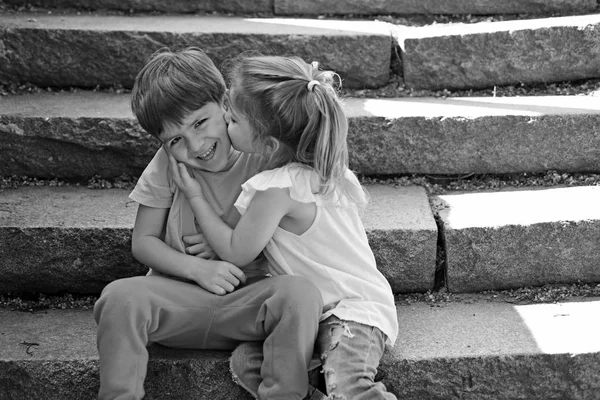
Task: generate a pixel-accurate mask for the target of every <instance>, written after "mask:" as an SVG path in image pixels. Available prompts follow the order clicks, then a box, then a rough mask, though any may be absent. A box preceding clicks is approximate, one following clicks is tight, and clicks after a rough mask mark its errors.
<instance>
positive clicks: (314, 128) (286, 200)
mask: <svg viewBox="0 0 600 400" xmlns="http://www.w3.org/2000/svg"><path fill="white" fill-rule="evenodd" d="M336 76H337V75H335V74H334V73H332V72H331V71H321V70H319V69H318V65H317V63H316V62H313V63H312V64H307V63H305V62H304V61H302V60H301V59H299V58H294V57H292V58H288V57H267V56H256V57H243V58H240V59H238V60H236V62H235V63H234V64H233V68H232V70H231V72H230V92H229V95H228V96H229V108H228V111H227V113H226V115H225V118H226V121H227V124H228V127H227V131H228V134H229V136H230V138H231V142H232V145H233V147H234V148H235V149H237V150H240V151H242V152H255V153H256V152H259V153H262V154H264V155H265V156H266V157H265V160H266V163H267V165H266V168H267V169H268V170H266V171H264V172H261V173H259V174H257V175H255V176H253V177H252V178H250V179H249V180H248V181H246V183H244V184H243V185H242V193H241V195H240V196H239V197H238V199H237V201H236V203H235V206H236V208H237V209H238V210H239V211H240V214H242V217H241V219H240V221H239V223H238V224H237V226H236V227H235V229H231V228H230V227H229V226H228V225H226V224H225V223H223V221H222V220H221V219H220V218H219V217H218V216H217V215H216V213H215V212H214V210H213V209H212V208H211V206H210V205H209V204H208V202H207V201H206V199H205V197H204V194H203V192H202V189H201V188H200V186H199V185H198V184H197V181H196V180H194V179H192V178H191V177H190V175H189V173H188V171H187V169H186V167H185V166H184V165H183V164H177V163H176V161H175V160H174V159H173V158H171V159H170V160H171V165H170V167H171V171H172V174H173V178H174V181H175V182H176V184H177V185H178V186H179V187H180V189H181V190H182V191H183V192H184V193H185V195H186V197H187V198H188V199H189V200H190V203H191V206H192V210H193V212H194V214H195V215H196V218H197V220H198V221H199V224H200V227H201V228H202V231H203V233H204V235H205V236H206V239H207V241H208V243H209V244H210V246H211V247H212V248H213V249H214V251H215V252H216V253H217V254H218V255H219V257H220V258H221V259H222V260H226V261H229V262H231V263H233V264H235V265H237V266H244V265H246V264H248V263H250V262H251V261H252V260H254V259H255V258H256V256H257V255H258V254H259V253H260V252H261V251H262V250H263V249H264V250H265V254H266V256H267V258H268V260H269V268H270V273H271V274H272V275H283V274H290V275H299V276H302V277H305V278H307V279H309V280H311V281H312V282H314V283H315V285H316V286H317V287H318V288H319V290H320V291H321V294H322V297H323V301H324V308H323V315H322V316H321V322H320V328H319V335H318V339H317V343H316V349H317V352H318V354H319V355H320V358H321V362H322V364H323V372H324V376H325V384H326V390H327V394H328V395H329V396H330V398H335V399H338V398H339V399H370V400H374V399H395V398H396V397H395V396H394V395H393V394H391V393H388V392H387V391H386V389H385V387H384V385H383V384H382V383H381V382H375V381H374V378H375V374H376V372H377V367H378V365H379V361H380V358H381V356H382V355H383V352H384V348H385V343H386V342H387V343H388V344H393V343H394V341H395V339H396V335H397V330H398V322H397V316H396V308H395V306H394V299H393V295H392V291H391V288H390V285H389V283H388V282H387V280H386V279H385V278H384V276H383V275H382V274H381V273H380V272H379V271H378V270H377V267H376V264H375V258H374V256H373V252H372V250H371V248H370V247H369V243H368V241H367V236H366V233H365V229H364V226H363V224H362V222H361V220H360V217H359V211H360V209H361V208H362V207H363V206H364V205H365V204H366V202H367V198H366V195H365V193H364V191H363V189H362V187H361V185H360V183H359V182H358V179H357V178H356V176H355V175H354V174H353V173H352V172H351V171H350V170H349V169H348V150H347V144H346V136H347V132H348V125H347V119H346V117H345V115H344V112H343V110H342V107H341V104H340V101H339V99H338V97H337V95H336V92H335V89H334V87H333V83H334V78H335V77H336ZM256 348H257V349H259V350H260V346H259V347H256ZM250 349H251V348H250ZM238 358H243V357H238ZM238 358H236V357H235V354H234V357H233V361H234V363H233V364H232V368H233V370H234V373H235V374H236V375H238V378H239V379H240V380H241V382H240V384H241V385H242V386H244V387H245V388H246V389H247V390H249V391H250V392H251V393H253V394H254V395H256V391H255V389H256V386H257V384H256V374H257V373H258V372H257V371H256V366H253V365H252V364H251V363H250V364H245V365H236V364H235V360H236V359H238ZM248 359H249V358H246V360H248Z"/></svg>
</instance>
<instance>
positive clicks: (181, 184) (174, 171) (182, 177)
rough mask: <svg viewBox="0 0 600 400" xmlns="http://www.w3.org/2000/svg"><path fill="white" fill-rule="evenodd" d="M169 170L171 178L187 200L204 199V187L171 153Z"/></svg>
mask: <svg viewBox="0 0 600 400" xmlns="http://www.w3.org/2000/svg"><path fill="white" fill-rule="evenodd" d="M169 169H170V171H171V176H172V177H173V181H175V184H176V185H177V187H178V188H179V189H180V190H181V191H182V192H183V194H184V195H185V197H186V198H188V199H191V198H192V197H198V196H200V197H204V193H203V192H202V186H200V183H199V182H198V181H197V180H195V179H194V178H193V177H192V176H191V175H190V173H189V172H188V170H187V167H186V166H185V165H184V164H182V163H178V162H177V160H175V158H174V157H173V156H172V155H171V154H170V153H169Z"/></svg>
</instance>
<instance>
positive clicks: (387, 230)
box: [0, 185, 600, 293]
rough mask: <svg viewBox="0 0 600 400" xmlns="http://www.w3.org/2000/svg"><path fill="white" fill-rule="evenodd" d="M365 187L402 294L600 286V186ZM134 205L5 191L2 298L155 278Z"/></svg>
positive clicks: (74, 190)
mask: <svg viewBox="0 0 600 400" xmlns="http://www.w3.org/2000/svg"><path fill="white" fill-rule="evenodd" d="M366 187H367V190H368V191H369V192H370V194H371V196H372V202H371V205H370V207H369V208H368V209H367V211H366V212H365V215H364V222H365V227H366V229H367V235H368V237H369V240H370V244H371V246H372V248H373V251H374V253H375V256H376V259H377V263H378V267H379V269H380V270H381V271H382V273H383V274H384V276H385V277H386V278H387V279H388V281H389V282H390V284H391V286H392V289H393V291H394V292H395V293H408V292H425V291H427V290H431V289H433V288H434V287H435V286H436V285H441V284H445V287H446V288H447V289H448V290H449V291H450V292H453V293H465V292H480V291H485V290H501V289H510V288H520V287H527V286H541V285H545V284H554V283H557V284H572V283H578V282H582V283H595V282H600V272H599V271H600V270H599V269H598V268H597V265H599V264H600V255H599V253H598V252H597V251H596V247H597V246H596V244H597V243H598V242H599V241H600V212H598V211H597V207H596V205H597V204H598V203H599V202H600V187H598V186H579V187H554V188H546V189H540V188H521V189H518V190H517V189H504V190H499V191H494V192H491V191H488V192H473V193H456V192H454V193H450V194H445V195H437V196H434V197H433V198H432V199H431V202H430V201H429V200H428V198H427V195H426V193H425V190H424V189H423V188H421V187H416V186H411V187H398V188H396V187H391V186H386V185H367V186H366ZM127 194H128V191H127V190H123V189H110V190H91V189H87V188H81V187H45V186H41V187H25V188H20V189H7V190H4V191H3V192H2V196H1V198H0V239H1V241H2V243H4V244H5V245H4V246H2V248H0V257H1V259H2V260H3V261H2V263H1V265H0V278H1V279H0V293H11V292H44V293H54V292H59V291H66V292H71V293H99V292H100V290H101V289H102V288H103V287H104V286H105V285H106V284H107V283H109V282H111V281H112V280H114V279H118V278H121V277H127V276H132V275H141V274H144V273H145V272H146V270H147V269H146V268H145V267H144V266H142V265H141V264H139V263H137V262H136V261H135V260H134V259H133V258H132V256H131V252H130V235H131V228H132V226H133V220H134V218H135V213H136V210H137V205H136V203H132V202H130V201H128V198H127ZM430 204H431V205H433V207H432V208H431V206H430ZM434 215H435V216H436V218H437V219H438V220H439V222H438V225H439V226H440V231H439V237H438V227H437V225H436V222H435V221H434ZM438 249H441V250H438ZM438 253H439V254H438ZM436 276H437V280H436ZM441 278H443V282H442V280H441Z"/></svg>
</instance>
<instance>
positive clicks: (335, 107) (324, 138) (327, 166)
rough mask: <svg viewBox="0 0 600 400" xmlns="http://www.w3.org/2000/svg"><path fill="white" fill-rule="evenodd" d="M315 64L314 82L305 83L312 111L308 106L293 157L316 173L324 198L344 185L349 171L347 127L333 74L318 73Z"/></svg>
mask: <svg viewBox="0 0 600 400" xmlns="http://www.w3.org/2000/svg"><path fill="white" fill-rule="evenodd" d="M315 64H316V63H313V74H312V78H313V79H312V80H310V81H309V82H308V83H307V90H308V91H309V93H308V98H309V101H310V100H312V104H314V107H311V106H310V102H309V103H308V107H307V108H308V109H307V110H306V111H307V117H308V121H307V124H306V127H305V129H304V132H302V135H301V137H300V142H299V144H298V149H297V152H296V155H297V157H298V159H299V161H301V162H304V163H307V164H309V165H311V166H312V167H313V168H314V169H315V171H316V172H317V174H318V175H319V179H320V182H319V183H320V186H321V190H320V191H321V192H322V193H323V194H327V193H330V192H332V191H333V190H334V189H336V187H339V186H340V185H342V186H343V183H344V175H345V172H346V169H347V168H348V147H347V143H346V140H347V136H348V123H347V120H346V116H345V114H344V111H343V110H342V107H341V105H340V102H339V100H338V98H337V94H336V93H335V89H334V88H333V86H332V82H331V81H332V78H333V73H328V72H326V71H318V69H317V67H316V65H315ZM321 80H323V83H321ZM311 108H312V110H311Z"/></svg>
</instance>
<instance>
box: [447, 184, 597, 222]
mask: <svg viewBox="0 0 600 400" xmlns="http://www.w3.org/2000/svg"><path fill="white" fill-rule="evenodd" d="M438 199H439V200H441V203H442V206H443V207H444V209H443V210H442V212H441V213H442V214H443V218H444V221H445V223H446V224H447V225H448V227H449V228H451V229H463V228H479V227H481V228H485V227H498V226H506V225H532V224H537V223H544V222H558V221H566V222H577V221H585V220H600V207H598V205H599V204H600V187H599V186H579V187H567V188H553V189H531V190H505V191H500V192H481V193H465V194H451V195H442V196H438Z"/></svg>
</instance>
